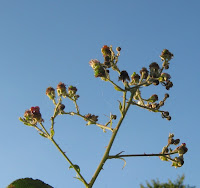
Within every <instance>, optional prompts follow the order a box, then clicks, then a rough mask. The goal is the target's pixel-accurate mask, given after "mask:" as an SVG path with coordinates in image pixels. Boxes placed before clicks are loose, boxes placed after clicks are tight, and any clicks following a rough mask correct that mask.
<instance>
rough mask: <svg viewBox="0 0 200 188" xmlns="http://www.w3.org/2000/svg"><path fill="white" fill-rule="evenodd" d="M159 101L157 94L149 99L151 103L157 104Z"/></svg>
mask: <svg viewBox="0 0 200 188" xmlns="http://www.w3.org/2000/svg"><path fill="white" fill-rule="evenodd" d="M157 100H158V95H156V94H154V95H152V96H151V97H150V98H149V99H148V101H149V102H156V101H157Z"/></svg>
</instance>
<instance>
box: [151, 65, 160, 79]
mask: <svg viewBox="0 0 200 188" xmlns="http://www.w3.org/2000/svg"><path fill="white" fill-rule="evenodd" d="M149 69H150V76H151V77H152V78H158V77H159V76H160V67H159V65H158V63H156V62H153V63H151V64H150V65H149Z"/></svg>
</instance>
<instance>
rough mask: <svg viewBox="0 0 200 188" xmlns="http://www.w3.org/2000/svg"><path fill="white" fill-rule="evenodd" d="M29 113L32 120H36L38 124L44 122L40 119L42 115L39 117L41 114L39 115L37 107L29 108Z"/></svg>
mask: <svg viewBox="0 0 200 188" xmlns="http://www.w3.org/2000/svg"><path fill="white" fill-rule="evenodd" d="M30 111H31V113H32V117H33V119H36V120H37V121H38V122H42V121H44V120H43V119H42V115H41V113H40V108H39V106H35V107H31V108H30Z"/></svg>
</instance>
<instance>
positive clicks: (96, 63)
mask: <svg viewBox="0 0 200 188" xmlns="http://www.w3.org/2000/svg"><path fill="white" fill-rule="evenodd" d="M89 64H90V66H91V67H92V69H96V68H97V67H99V66H100V61H99V60H97V59H92V60H91V61H90V62H89Z"/></svg>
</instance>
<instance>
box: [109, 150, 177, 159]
mask: <svg viewBox="0 0 200 188" xmlns="http://www.w3.org/2000/svg"><path fill="white" fill-rule="evenodd" d="M176 153H177V152H171V153H164V154H161V153H159V154H153V153H152V154H146V153H144V154H130V155H109V156H108V159H117V158H121V157H156V156H168V155H173V154H176Z"/></svg>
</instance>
